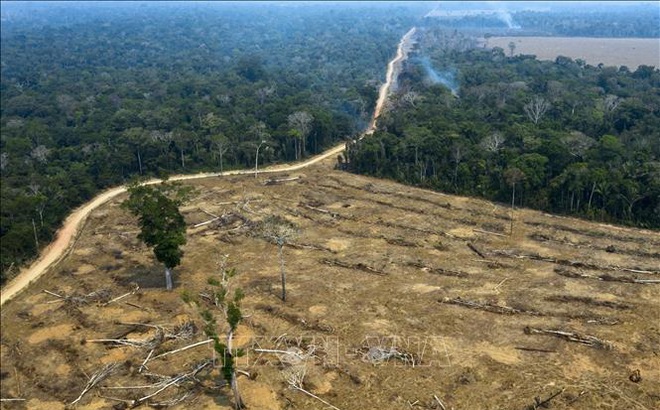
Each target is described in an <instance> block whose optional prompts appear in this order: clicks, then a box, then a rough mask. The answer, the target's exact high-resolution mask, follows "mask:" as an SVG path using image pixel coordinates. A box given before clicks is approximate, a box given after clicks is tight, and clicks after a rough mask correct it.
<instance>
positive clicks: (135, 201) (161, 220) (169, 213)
mask: <svg viewBox="0 0 660 410" xmlns="http://www.w3.org/2000/svg"><path fill="white" fill-rule="evenodd" d="M187 192H188V191H187V190H186V189H185V188H182V187H180V186H176V185H171V184H166V183H162V184H160V185H158V186H156V187H154V186H148V185H138V184H133V185H131V186H130V187H129V188H128V193H129V194H130V196H129V198H128V199H127V200H125V201H124V202H123V203H122V207H123V208H126V209H128V210H129V211H131V213H133V215H136V216H137V217H138V219H139V224H140V230H141V231H140V234H138V238H140V239H141V240H142V241H143V242H144V243H145V244H147V245H148V246H150V247H153V251H154V255H155V256H156V259H158V261H159V262H161V263H163V264H164V265H165V283H166V286H167V290H172V269H174V268H175V267H177V266H179V264H180V263H181V257H182V256H183V250H182V249H181V246H183V245H185V243H186V223H185V221H184V219H183V216H182V215H181V212H179V205H181V204H182V203H183V201H184V198H185V197H186V195H187Z"/></svg>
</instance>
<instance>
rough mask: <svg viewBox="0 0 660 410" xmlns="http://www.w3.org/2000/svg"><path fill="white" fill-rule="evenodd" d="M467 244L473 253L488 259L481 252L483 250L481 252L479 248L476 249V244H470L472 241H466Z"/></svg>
mask: <svg viewBox="0 0 660 410" xmlns="http://www.w3.org/2000/svg"><path fill="white" fill-rule="evenodd" d="M467 246H468V248H470V249H471V250H472V251H473V252H474V253H476V254H477V255H479V256H481V257H482V258H484V259H488V258H487V257H486V255H484V254H483V252H481V251H480V250H479V249H477V247H476V246H474V244H472V242H468V243H467Z"/></svg>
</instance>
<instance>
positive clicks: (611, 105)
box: [601, 94, 623, 113]
mask: <svg viewBox="0 0 660 410" xmlns="http://www.w3.org/2000/svg"><path fill="white" fill-rule="evenodd" d="M622 102H623V98H620V97H617V96H616V95H612V94H608V95H606V96H605V98H604V99H603V101H602V103H601V104H602V107H603V111H605V112H606V113H612V112H614V110H616V109H617V108H618V107H619V105H621V103H622Z"/></svg>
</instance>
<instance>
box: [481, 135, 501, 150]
mask: <svg viewBox="0 0 660 410" xmlns="http://www.w3.org/2000/svg"><path fill="white" fill-rule="evenodd" d="M505 142H506V138H504V137H503V136H502V134H500V133H499V132H494V133H492V134H490V135H489V136H487V137H485V138H484V139H483V140H482V141H481V146H482V147H483V148H484V149H485V150H486V151H488V152H492V153H493V154H494V153H497V152H499V151H500V150H501V149H502V147H503V145H504V143H505Z"/></svg>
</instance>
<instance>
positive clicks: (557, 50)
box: [485, 37, 660, 70]
mask: <svg viewBox="0 0 660 410" xmlns="http://www.w3.org/2000/svg"><path fill="white" fill-rule="evenodd" d="M485 41H486V46H487V47H501V48H503V49H504V50H505V52H506V54H507V55H509V43H510V42H512V41H513V42H514V43H515V45H516V48H515V51H514V54H516V55H517V54H534V55H536V57H537V58H538V59H539V60H554V59H555V58H557V56H560V55H561V56H565V57H571V58H572V59H577V58H581V59H583V60H585V61H586V62H587V63H588V64H591V65H598V64H600V63H603V64H605V65H606V66H622V65H625V66H627V67H628V68H629V69H631V70H635V69H636V68H637V67H638V66H640V65H650V66H655V67H659V66H660V39H657V38H656V39H652V38H586V37H491V38H489V39H486V40H485Z"/></svg>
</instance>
